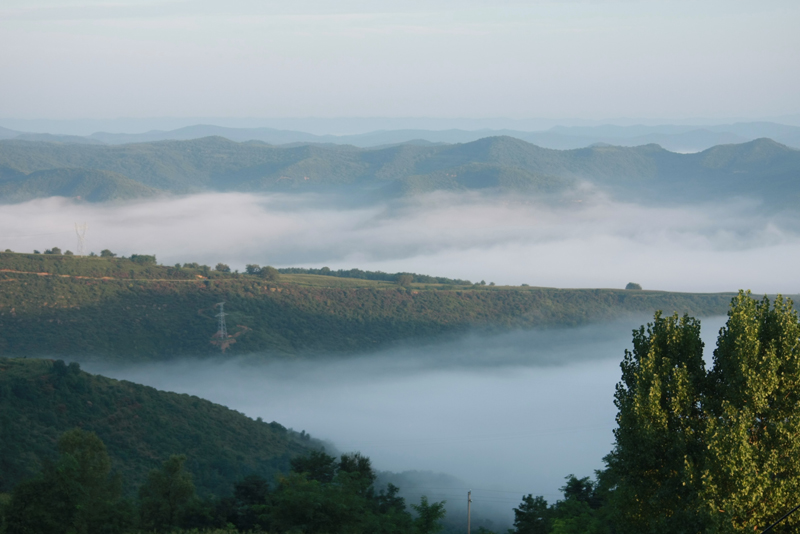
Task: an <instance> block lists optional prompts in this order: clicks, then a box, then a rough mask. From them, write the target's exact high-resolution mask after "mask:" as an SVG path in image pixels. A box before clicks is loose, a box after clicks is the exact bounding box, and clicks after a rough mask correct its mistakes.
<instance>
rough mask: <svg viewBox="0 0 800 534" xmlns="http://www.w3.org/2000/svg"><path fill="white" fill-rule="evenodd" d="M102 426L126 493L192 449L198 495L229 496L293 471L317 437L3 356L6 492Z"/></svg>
mask: <svg viewBox="0 0 800 534" xmlns="http://www.w3.org/2000/svg"><path fill="white" fill-rule="evenodd" d="M75 427H81V428H83V429H84V430H89V431H92V432H95V433H96V434H97V435H98V436H99V437H100V438H101V439H102V440H103V441H104V442H105V444H106V446H107V447H108V452H109V455H110V456H111V459H112V462H113V467H114V469H115V470H117V471H118V472H119V473H120V474H122V475H123V480H124V481H125V484H126V485H127V487H128V489H129V490H130V489H132V488H135V487H138V486H139V485H140V484H141V483H142V482H143V481H144V479H145V477H146V476H147V473H148V472H149V471H150V470H151V469H155V468H158V467H160V465H161V463H162V462H164V461H165V460H167V458H169V456H170V455H172V454H185V455H186V456H187V457H188V460H187V467H188V468H189V470H190V471H191V472H192V473H193V475H194V480H195V484H196V486H197V488H198V493H199V494H200V495H208V494H209V493H213V494H216V495H218V496H220V495H226V494H228V493H229V492H230V491H231V488H232V485H233V483H234V482H235V481H237V480H241V479H242V478H244V477H245V476H247V475H249V474H259V475H261V476H264V477H266V478H268V479H271V478H272V476H273V475H274V474H275V473H276V472H277V471H278V470H281V471H283V472H288V467H289V460H290V459H291V458H293V457H294V456H297V455H300V454H305V453H307V452H308V451H309V450H311V443H310V441H307V440H305V439H302V438H300V437H299V435H297V434H294V433H291V432H289V431H287V430H286V429H285V428H283V427H282V426H281V425H279V424H278V423H266V422H261V421H254V420H252V419H250V418H249V417H247V416H245V415H243V414H241V413H239V412H236V411H233V410H230V409H228V408H225V407H224V406H220V405H217V404H213V403H211V402H209V401H206V400H203V399H200V398H197V397H193V396H189V395H179V394H176V393H167V392H163V391H158V390H156V389H154V388H151V387H146V386H141V385H138V384H133V383H131V382H126V381H118V380H113V379H110V378H105V377H102V376H96V375H91V374H88V373H86V372H83V371H81V370H80V369H79V367H78V365H77V364H70V365H69V366H67V365H65V364H64V362H62V361H60V360H57V361H52V360H33V359H9V358H0V493H2V492H7V491H9V490H10V489H11V488H13V487H14V486H15V485H16V484H17V483H19V482H20V481H21V480H23V479H24V478H27V477H30V476H32V475H33V474H35V473H36V472H37V471H38V470H39V469H40V468H41V466H42V462H43V461H44V460H45V459H48V458H53V456H54V453H55V450H56V447H55V443H56V441H57V439H58V437H59V435H60V434H62V433H63V432H65V431H67V430H69V429H72V428H75Z"/></svg>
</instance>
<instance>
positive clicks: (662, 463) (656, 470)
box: [515, 292, 800, 534]
mask: <svg viewBox="0 0 800 534" xmlns="http://www.w3.org/2000/svg"><path fill="white" fill-rule="evenodd" d="M621 367H622V381H621V382H620V383H619V384H618V386H617V390H616V394H615V404H616V406H617V408H618V410H619V412H618V415H617V424H618V427H617V429H616V430H615V431H614V435H615V438H616V442H615V446H614V449H613V450H612V451H611V453H610V454H609V455H608V456H607V457H606V459H605V461H606V469H605V470H604V471H600V472H599V473H598V478H597V481H596V482H592V481H590V480H589V479H588V478H583V479H577V478H575V477H574V476H572V475H570V477H568V482H567V485H566V486H565V488H563V489H564V496H565V500H564V501H559V502H558V503H556V504H555V505H553V506H548V505H547V503H546V502H545V501H544V499H543V498H541V497H537V498H534V497H533V496H532V495H528V496H526V497H524V498H523V501H522V503H521V504H520V506H519V508H516V509H515V515H516V521H515V527H516V530H515V532H517V533H518V534H528V533H556V532H594V533H605V532H607V533H611V532H619V533H642V532H652V533H661V532H664V533H668V532H709V533H719V534H728V533H735V532H754V531H755V532H761V531H763V530H764V529H765V528H766V527H768V526H769V525H771V524H772V523H774V522H775V521H777V520H778V519H780V518H782V517H783V516H784V514H786V513H787V512H789V511H791V510H792V509H794V508H795V507H796V506H797V505H798V504H800V501H798V495H800V454H799V453H800V321H798V314H797V311H796V310H795V309H794V308H793V305H792V302H791V301H790V300H784V299H783V298H782V297H780V296H778V297H777V298H776V299H775V301H774V303H770V301H769V299H768V298H766V297H764V298H763V299H762V300H761V301H757V300H754V299H753V298H752V297H751V296H750V294H749V293H744V292H740V293H739V295H738V296H737V297H735V298H734V299H733V302H732V303H731V306H730V310H729V312H728V322H727V324H726V325H725V327H724V328H722V329H721V331H720V333H719V338H718V340H717V348H716V350H715V351H714V365H713V368H712V369H710V370H708V371H707V370H706V369H705V364H704V361H703V342H702V341H701V339H700V323H699V321H697V320H696V319H693V318H691V317H688V316H684V317H682V318H679V317H678V315H677V314H676V315H672V316H669V317H665V316H663V315H662V314H661V313H656V315H655V319H654V321H653V322H652V323H650V324H648V325H647V328H645V327H641V328H640V329H638V330H635V331H634V333H633V351H632V352H629V351H626V352H625V358H624V360H623V362H622V365H621ZM798 525H800V516H798V515H792V516H790V517H789V518H788V519H786V521H785V522H784V524H782V525H781V528H780V529H778V530H776V532H794V531H795V530H796V529H797V526H798Z"/></svg>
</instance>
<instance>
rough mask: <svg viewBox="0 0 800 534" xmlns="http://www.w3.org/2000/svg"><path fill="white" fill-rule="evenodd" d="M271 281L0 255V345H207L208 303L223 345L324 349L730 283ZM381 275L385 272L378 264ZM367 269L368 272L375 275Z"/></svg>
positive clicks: (203, 351) (100, 353)
mask: <svg viewBox="0 0 800 534" xmlns="http://www.w3.org/2000/svg"><path fill="white" fill-rule="evenodd" d="M287 271H289V273H286V274H280V275H279V277H277V279H275V278H273V279H269V278H265V277H263V276H260V275H255V274H254V275H249V274H239V273H225V272H219V271H214V270H211V269H210V268H209V267H208V266H201V265H197V264H184V265H183V266H173V267H165V266H161V265H157V264H156V261H155V257H153V256H146V255H135V256H132V258H103V257H76V256H63V255H58V254H15V253H0V285H2V287H3V291H2V292H0V351H2V353H3V354H6V355H20V356H22V355H42V356H52V355H80V357H81V358H82V359H90V358H95V359H124V360H157V359H165V358H173V357H178V356H183V357H187V356H188V357H200V356H203V355H212V354H218V353H219V350H220V348H219V346H218V344H214V343H212V341H213V339H212V336H213V335H214V333H215V331H216V319H215V317H214V315H215V313H216V309H215V308H214V306H215V304H216V303H218V302H222V301H224V302H225V303H226V304H225V306H226V308H225V310H226V312H227V313H228V314H229V315H228V317H227V321H228V330H229V332H230V333H231V334H232V335H235V336H236V337H235V343H234V344H232V346H231V348H230V349H229V353H232V354H251V353H258V354H261V355H262V357H279V356H281V355H306V356H309V357H311V356H314V355H323V354H332V353H333V354H335V353H350V352H353V351H367V350H375V349H378V348H381V347H387V346H391V345H392V344H395V343H398V342H401V341H402V342H409V341H419V340H427V339H434V338H439V337H442V336H448V335H456V334H461V333H465V332H469V331H475V330H478V331H507V330H510V329H516V328H534V327H553V326H575V325H582V324H588V323H593V322H602V321H608V320H613V319H618V318H621V317H626V316H630V315H632V314H642V315H648V316H649V315H652V313H653V311H655V310H657V309H660V310H663V311H664V312H666V313H672V312H679V313H689V314H692V315H696V316H709V315H718V314H724V313H725V312H726V310H727V307H728V304H729V302H730V299H731V297H732V294H727V293H716V294H691V293H669V292H663V291H635V290H634V291H632V290H623V289H555V288H543V287H526V286H523V287H519V286H507V287H501V286H491V285H488V286H487V285H477V284H469V285H468V284H467V283H466V282H467V281H464V280H448V279H444V278H436V277H428V276H421V275H408V279H407V280H406V281H404V282H403V285H401V284H400V283H398V282H396V281H390V280H387V279H386V278H392V276H384V277H383V278H384V279H380V278H381V277H380V276H377V275H376V274H377V273H364V274H363V275H361V276H365V277H372V278H373V279H371V280H369V279H363V278H352V277H344V276H349V275H353V274H355V275H356V276H358V275H359V274H358V273H359V271H357V270H356V271H344V272H342V273H329V274H338V275H339V276H330V275H323V274H309V271H299V272H298V270H294V273H292V271H293V270H291V269H289V270H287ZM382 274H384V275H385V273H382ZM376 278H377V279H376Z"/></svg>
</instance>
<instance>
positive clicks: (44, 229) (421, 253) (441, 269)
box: [0, 193, 800, 294]
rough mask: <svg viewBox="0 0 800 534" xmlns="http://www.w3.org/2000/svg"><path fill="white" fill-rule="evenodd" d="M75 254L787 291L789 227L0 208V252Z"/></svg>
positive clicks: (172, 203)
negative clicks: (84, 225) (81, 247)
mask: <svg viewBox="0 0 800 534" xmlns="http://www.w3.org/2000/svg"><path fill="white" fill-rule="evenodd" d="M76 221H77V222H84V221H86V222H88V223H89V226H90V228H89V231H88V233H87V244H88V247H89V249H90V250H93V251H95V252H99V251H100V250H101V249H105V248H108V249H111V250H112V251H114V252H116V253H119V254H124V255H129V254H131V253H144V254H152V253H155V254H156V255H157V256H158V259H159V261H160V262H162V263H164V264H173V263H184V262H194V261H197V262H199V263H206V264H209V265H212V266H213V265H215V264H216V263H217V262H223V263H227V264H229V265H231V267H233V268H238V269H243V268H244V266H245V264H247V263H258V264H261V265H265V264H270V265H274V266H279V267H281V266H309V267H321V266H324V265H327V266H329V267H331V268H333V269H338V268H345V269H349V268H353V267H357V268H360V269H365V270H382V271H387V272H398V271H411V272H419V273H425V274H433V275H439V276H448V277H454V278H465V279H470V280H472V281H479V280H482V279H483V280H486V281H487V282H490V281H493V282H496V283H497V284H513V285H518V284H522V283H527V284H530V285H539V286H554V287H623V286H624V285H625V284H626V283H627V282H638V283H640V284H642V286H643V287H644V288H646V289H665V290H674V291H735V290H737V289H739V288H749V289H753V290H754V291H756V292H782V293H789V294H791V293H798V292H800V279H798V278H797V276H796V266H797V264H798V260H800V246H799V245H800V232H799V231H798V229H800V224H798V218H797V217H795V216H792V215H786V214H784V215H774V216H773V215H768V214H765V212H764V210H763V209H761V208H760V207H759V206H758V205H756V204H754V203H751V202H748V201H746V200H739V201H729V202H724V203H715V204H705V205H693V206H678V207H675V206H671V207H652V206H642V205H637V204H631V203H621V202H614V201H611V200H608V199H606V198H603V197H602V196H599V195H597V194H587V195H586V198H585V199H581V198H575V197H571V198H569V199H564V198H556V199H554V198H549V199H539V200H532V199H524V198H515V197H499V198H498V197H486V196H481V195H477V194H459V195H454V194H443V193H436V194H430V195H426V196H421V197H412V198H409V199H405V200H402V201H396V202H390V203H383V204H377V205H369V206H363V205H355V206H353V205H350V206H342V205H341V204H336V203H333V202H329V199H327V198H326V197H323V196H319V195H284V194H270V195H255V194H242V193H230V194H202V195H193V196H185V197H165V198H161V199H157V200H151V201H142V202H131V203H125V204H117V203H110V204H87V203H78V202H74V201H72V200H67V199H62V198H50V199H43V200H35V201H31V202H27V203H23V204H16V205H5V206H0V227H2V228H3V230H2V232H1V234H2V235H0V248H10V249H12V250H15V251H26V252H30V251H32V250H33V249H39V250H44V249H45V248H50V247H52V246H58V247H60V248H61V249H73V250H74V249H75V246H76V244H75V243H76V238H75V235H74V231H73V230H72V227H73V223H74V222H76Z"/></svg>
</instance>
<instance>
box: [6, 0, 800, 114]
mask: <svg viewBox="0 0 800 534" xmlns="http://www.w3.org/2000/svg"><path fill="white" fill-rule="evenodd" d="M798 27H800V2H797V1H795V0H791V1H788V0H784V1H781V0H775V1H748V2H743V1H736V0H724V1H704V2H698V1H692V2H681V1H669V2H656V1H591V0H586V1H576V2H567V1H560V2H548V1H535V0H526V1H524V2H517V1H503V0H499V1H498V0H492V1H484V0H426V1H424V2H423V1H415V0H404V1H402V2H401V1H394V0H385V1H380V2H379V1H371V2H368V1H363V0H338V1H336V2H331V1H328V0H293V1H291V2H288V1H282V2H276V1H269V0H266V1H265V0H258V1H256V0H252V1H247V0H238V1H227V2H218V1H211V0H184V1H180V0H178V1H169V0H153V1H140V2H134V1H126V0H116V1H104V0H75V1H69V0H4V1H3V2H2V4H1V5H0V72H2V73H3V83H2V84H0V118H2V117H6V118H60V119H67V118H78V117H83V118H87V117H88V118H102V117H164V116H171V117H185V116H195V117H196V116H205V117H309V116H316V117H336V116H365V117H368V116H396V117H408V116H416V117H419V116H437V117H498V116H504V117H511V118H525V117H583V118H605V117H620V116H626V117H656V116H657V117H671V118H676V119H679V118H682V117H697V116H703V117H712V118H713V117H718V118H723V117H753V118H756V117H767V116H780V115H785V114H795V113H798V112H800V104H799V103H798V102H799V101H798V99H797V94H800V83H799V82H800V69H797V68H796V67H797V50H800V32H799V31H797V28H798Z"/></svg>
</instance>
